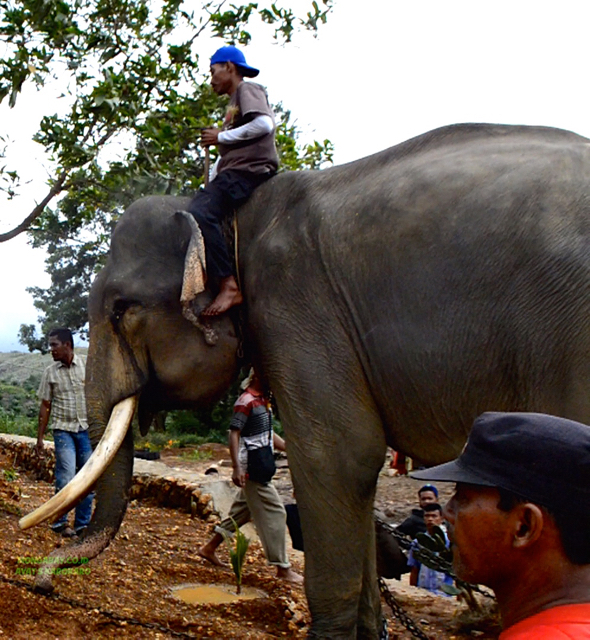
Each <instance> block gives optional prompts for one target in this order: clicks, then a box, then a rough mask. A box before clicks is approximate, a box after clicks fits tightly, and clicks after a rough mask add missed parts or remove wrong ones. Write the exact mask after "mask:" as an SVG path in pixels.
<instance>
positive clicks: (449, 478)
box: [410, 460, 496, 487]
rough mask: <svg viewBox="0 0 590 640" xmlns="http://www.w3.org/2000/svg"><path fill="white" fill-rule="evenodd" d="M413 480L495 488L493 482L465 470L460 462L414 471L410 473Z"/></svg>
mask: <svg viewBox="0 0 590 640" xmlns="http://www.w3.org/2000/svg"><path fill="white" fill-rule="evenodd" d="M410 476H411V477H412V478H417V479H418V480H437V481H439V482H464V483H465V484H480V485H482V486H484V487H495V486H496V485H495V484H494V483H492V482H487V481H486V480H484V479H483V478H482V477H481V476H479V475H478V474H476V473H474V472H473V471H471V470H470V469H465V468H463V467H462V466H461V465H460V464H459V460H453V461H451V462H445V463H444V464H439V465H438V466H436V467H431V468H430V469H424V470H422V471H414V472H412V473H410Z"/></svg>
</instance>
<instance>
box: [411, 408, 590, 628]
mask: <svg viewBox="0 0 590 640" xmlns="http://www.w3.org/2000/svg"><path fill="white" fill-rule="evenodd" d="M412 475H413V477H415V478H418V479H420V480H436V481H440V482H456V483H457V486H456V490H455V494H454V495H453V497H452V498H451V500H450V501H449V503H448V504H447V505H446V507H445V514H444V515H445V519H446V520H447V522H448V524H449V537H450V540H451V544H452V550H453V566H454V569H455V572H456V574H457V577H459V578H461V579H463V580H466V581H468V582H472V583H476V584H485V585H488V586H489V587H491V588H492V589H493V590H494V592H495V594H496V598H497V600H498V605H499V608H500V613H501V614H502V619H503V623H504V631H503V633H502V634H501V635H500V640H524V639H525V638H527V639H532V638H534V639H535V640H537V639H547V640H549V639H554V640H567V639H568V638H569V639H574V638H575V639H576V640H580V639H590V427H588V426H586V425H583V424H580V423H578V422H573V421H571V420H566V419H564V418H556V417H554V416H548V415H544V414H539V413H484V414H483V415H481V416H480V417H479V418H477V420H476V421H475V423H474V425H473V429H472V431H471V435H470V436H469V440H468V441H467V444H466V445H465V448H464V450H463V452H462V453H461V455H460V456H459V457H458V458H457V459H456V460H454V461H452V462H448V463H446V464H443V465H439V466H437V467H433V468H431V469H427V470H425V471H418V472H416V473H413V474H412Z"/></svg>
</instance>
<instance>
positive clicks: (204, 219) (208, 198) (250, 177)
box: [187, 169, 274, 278]
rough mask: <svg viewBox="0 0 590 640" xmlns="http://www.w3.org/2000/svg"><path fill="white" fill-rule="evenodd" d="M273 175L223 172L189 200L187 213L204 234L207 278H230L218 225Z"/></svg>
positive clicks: (232, 271)
mask: <svg viewBox="0 0 590 640" xmlns="http://www.w3.org/2000/svg"><path fill="white" fill-rule="evenodd" d="M273 175H274V174H272V173H263V174H257V173H250V172H249V171H237V170H235V169H228V170H227V171H222V172H221V173H220V174H219V175H218V176H217V177H216V178H215V180H212V181H211V182H210V183H209V184H208V185H207V186H206V187H205V188H204V189H203V190H202V191H199V192H198V193H197V195H196V196H195V197H194V198H193V199H192V200H191V203H190V204H189V206H188V207H187V210H188V211H189V212H190V213H192V214H193V216H194V217H195V220H196V221H197V223H198V224H199V227H200V228H201V232H202V233H203V238H204V240H205V256H206V260H207V277H213V278H226V277H228V276H231V275H233V273H234V270H233V263H232V260H231V258H230V255H229V252H228V250H227V245H226V243H225V239H224V237H223V232H222V228H221V223H222V222H223V220H224V219H225V218H227V217H228V216H230V215H232V213H233V212H234V210H235V209H237V208H238V207H240V206H241V205H243V204H244V203H245V202H246V201H247V200H248V198H249V197H250V196H251V195H252V192H253V191H254V189H256V187H258V186H260V185H261V184H262V183H263V182H266V181H267V180H268V179H269V178H272V176H273Z"/></svg>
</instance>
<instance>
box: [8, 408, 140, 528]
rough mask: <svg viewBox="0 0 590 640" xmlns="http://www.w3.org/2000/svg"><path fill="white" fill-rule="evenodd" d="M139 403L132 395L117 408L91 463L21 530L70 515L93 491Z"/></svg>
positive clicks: (26, 520) (25, 520) (21, 524)
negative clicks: (68, 513)
mask: <svg viewBox="0 0 590 640" xmlns="http://www.w3.org/2000/svg"><path fill="white" fill-rule="evenodd" d="M136 404H137V396H131V397H130V398H126V399H125V400H122V401H121V402H119V403H117V404H116V405H115V406H114V407H113V410H112V412H111V417H110V420H109V423H108V424H107V428H106V429H105V432H104V434H103V436H102V438H101V440H100V442H99V443H98V446H97V447H96V449H95V450H94V452H93V453H92V455H91V456H90V458H89V459H88V462H86V464H85V465H84V466H83V467H82V468H81V469H80V471H79V472H78V473H77V474H76V475H75V476H74V478H72V480H71V481H70V482H69V483H68V484H67V485H66V486H65V487H64V488H63V489H62V490H61V491H60V492H59V493H56V494H55V495H54V496H53V498H51V499H50V500H48V501H47V502H46V503H45V504H43V505H41V506H40V507H39V508H38V509H35V511H33V512H32V513H29V514H28V515H26V516H24V517H23V518H21V519H20V520H19V523H18V526H19V527H20V528H21V529H28V528H30V527H33V526H35V525H36V524H40V523H41V522H45V520H48V519H49V518H52V517H56V516H60V515H61V514H63V513H66V512H67V511H69V510H70V509H71V508H72V507H73V506H74V504H76V502H78V500H79V499H80V498H81V497H82V496H84V495H85V494H86V493H88V491H90V489H91V487H92V485H93V484H94V483H95V482H96V481H97V480H98V478H100V476H101V475H102V474H103V473H104V470H105V469H106V468H107V467H108V465H109V464H110V463H111V461H112V459H113V458H114V457H115V454H116V453H117V451H118V450H119V447H120V446H121V444H122V442H123V440H124V438H125V434H126V433H127V429H128V427H129V423H130V422H131V418H133V412H134V411H135V405H136Z"/></svg>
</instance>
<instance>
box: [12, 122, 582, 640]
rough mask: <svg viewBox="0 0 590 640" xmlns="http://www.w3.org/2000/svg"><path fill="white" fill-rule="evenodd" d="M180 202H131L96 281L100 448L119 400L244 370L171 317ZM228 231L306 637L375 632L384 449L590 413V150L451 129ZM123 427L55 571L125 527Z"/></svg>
mask: <svg viewBox="0 0 590 640" xmlns="http://www.w3.org/2000/svg"><path fill="white" fill-rule="evenodd" d="M186 203H187V200H183V199H179V198H173V197H148V198H144V199H142V200H139V201H138V202H136V203H135V204H133V205H132V206H131V207H130V208H129V210H128V211H127V212H126V213H125V214H124V215H123V216H122V218H121V220H120V221H119V223H118V225H117V227H116V229H115V231H114V234H113V238H112V244H111V252H110V256H109V258H108V262H107V265H106V266H105V268H104V269H103V271H102V272H101V273H100V274H99V276H98V277H97V278H96V281H95V282H94V284H93V287H92V291H91V294H90V300H89V312H90V350H89V357H88V374H87V375H88V378H87V385H86V390H87V398H88V411H89V419H90V423H91V438H92V440H93V443H94V444H95V445H97V444H98V443H99V441H100V440H101V437H102V436H103V434H104V433H105V426H106V424H107V421H108V420H109V415H110V414H111V409H113V407H115V405H117V403H119V402H121V401H123V403H122V404H119V405H117V407H116V408H115V413H118V414H121V415H123V417H124V418H125V419H127V418H129V417H130V415H131V413H132V412H133V409H134V402H135V400H134V399H135V398H138V402H139V413H140V418H142V424H145V422H146V420H148V419H149V416H150V415H151V414H152V413H153V412H154V411H156V410H160V409H172V408H179V407H183V408H186V407H192V406H198V405H200V404H202V403H204V402H209V401H213V400H214V399H215V398H216V397H218V396H219V395H220V394H221V393H222V392H223V391H224V390H225V389H226V388H227V386H228V385H229V383H230V381H231V380H232V379H233V377H234V376H235V375H236V371H237V367H238V363H237V359H236V347H237V343H238V341H237V338H236V333H235V331H234V327H233V325H232V323H231V321H230V319H229V318H228V317H227V316H224V317H220V318H217V319H215V320H213V329H214V330H215V332H216V333H217V335H218V340H217V343H216V344H215V345H210V344H208V343H207V342H206V341H205V337H204V334H203V332H202V331H200V330H199V329H198V328H196V327H195V326H194V325H193V324H191V322H189V321H188V320H186V319H185V318H184V317H183V315H182V313H181V306H180V303H179V296H180V288H181V283H182V273H183V264H184V258H185V255H184V254H185V252H186V249H187V245H188V243H189V237H190V228H189V225H188V224H187V223H186V220H184V219H183V217H182V216H180V215H179V214H176V213H175V211H176V210H178V209H182V208H183V207H184V206H185V205H186ZM238 229H239V234H238V246H239V275H240V280H241V283H242V287H243V289H244V292H245V300H246V302H245V305H244V312H245V315H246V327H247V333H248V337H249V340H250V343H251V345H252V348H253V353H254V360H255V362H256V365H257V366H258V367H259V369H260V370H261V372H262V373H263V375H264V376H265V377H266V379H267V380H268V382H269V384H270V386H271V388H272V390H273V392H274V394H275V397H276V400H277V403H278V407H279V410H280V415H281V419H282V422H283V425H284V428H285V432H286V437H287V450H288V456H289V463H290V467H291V472H292V476H293V482H294V487H295V492H296V495H297V501H298V504H299V509H300V515H301V521H302V526H303V534H304V538H305V565H306V566H305V589H306V594H307V598H308V602H309V606H310V610H311V614H312V619H313V623H312V628H311V632H310V633H311V637H321V638H341V639H344V638H346V639H350V638H371V639H374V638H377V637H378V635H379V629H380V628H381V612H380V601H379V593H378V589H377V582H376V573H375V547H374V545H375V535H374V529H373V501H374V495H375V485H376V481H377V476H378V474H379V470H380V469H381V466H382V464H383V461H384V456H385V451H386V446H387V445H389V446H390V447H392V448H393V449H395V450H396V451H401V452H403V453H405V454H406V455H408V456H411V457H413V458H417V459H419V460H421V461H423V462H424V463H425V464H434V463H440V462H443V461H445V460H448V459H450V458H453V457H454V456H456V455H457V454H458V452H459V451H460V450H461V447H462V446H463V445H464V442H465V440H466V437H467V435H468V432H469V429H470V426H471V424H472V421H473V419H474V418H475V417H476V416H477V415H478V414H480V413H481V412H483V411H487V410H495V411H539V412H545V413H552V414H557V415H561V416H566V417H569V418H572V419H574V420H580V421H582V422H588V421H590V141H589V140H587V139H585V138H582V137H580V136H578V135H575V134H573V133H570V132H567V131H561V130H556V129H551V128H542V127H521V126H501V125H456V126H450V127H444V128H441V129H438V130H435V131H432V132H429V133H426V134H424V135H421V136H419V137H417V138H414V139H412V140H409V141H407V142H405V143H402V144H400V145H398V146H395V147H393V148H391V149H388V150H386V151H383V152H381V153H378V154H376V155H373V156H370V157H368V158H364V159H362V160H359V161H356V162H352V163H350V164H346V165H343V166H338V167H334V168H330V169H327V170H324V171H312V172H293V173H284V174H281V175H278V176H277V177H275V178H273V179H272V180H270V181H269V182H268V183H266V184H265V185H263V186H262V187H260V188H259V189H258V190H257V191H256V192H255V193H254V195H253V197H252V198H251V200H250V201H249V202H248V204H247V205H245V206H244V207H243V208H242V209H241V210H240V211H239V212H238ZM117 420H118V419H117V418H113V419H112V420H111V423H110V424H109V428H108V430H107V431H108V435H105V438H104V439H103V440H102V441H101V444H100V445H99V446H98V449H97V452H96V453H95V457H97V458H98V459H99V460H100V462H97V463H95V465H94V466H92V465H90V467H91V468H90V471H88V472H86V471H85V472H82V473H81V474H79V476H83V478H82V480H80V482H81V483H82V484H80V485H79V486H78V485H76V486H78V488H77V489H75V490H74V491H73V493H72V494H71V495H68V496H67V500H70V501H71V500H75V499H76V497H77V492H79V491H82V492H84V491H87V490H88V487H89V484H88V482H90V483H91V482H93V481H94V479H95V478H96V477H98V476H100V479H99V480H98V483H97V485H96V511H95V514H94V518H93V521H92V523H91V525H90V527H89V529H88V531H87V534H86V536H85V538H84V539H82V540H80V541H78V542H76V543H75V545H74V546H70V547H67V548H66V549H65V550H57V551H56V552H54V555H56V556H57V558H58V559H59V558H61V557H63V556H65V555H68V556H72V555H74V554H76V553H78V554H79V555H80V556H87V557H93V556H95V555H97V554H98V553H99V552H100V551H101V550H102V549H103V548H104V547H106V546H107V545H108V543H109V542H110V540H111V539H112V538H113V536H114V535H115V534H116V532H117V529H118V528H119V525H120V523H121V520H122V518H123V515H124V512H125V509H126V505H127V500H128V496H129V486H130V481H131V474H132V467H133V441H132V432H131V429H127V426H126V425H125V424H123V426H122V427H120V426H118V422H117ZM111 432H113V434H114V435H113V439H114V443H113V442H112V441H111V440H110V433H111ZM120 442H122V444H121V445H120V446H119V444H120ZM103 456H104V459H103ZM107 463H108V466H107V467H106V470H105V468H104V464H107ZM103 471H104V473H103ZM101 474H102V475H101ZM84 478H89V480H88V482H87V483H86V484H84ZM77 480H78V479H75V480H74V481H73V482H74V483H76V482H77ZM66 491H67V489H66ZM67 500H66V502H65V503H59V504H58V506H57V507H56V509H57V511H58V512H59V511H60V510H63V509H65V508H66V507H67V506H68V504H69V503H68V502H67ZM43 513H44V514H45V515H47V513H49V514H51V513H55V509H54V508H53V507H49V508H48V509H47V510H46V511H44V512H43ZM42 516H43V514H42ZM36 518H37V516H35V517H34V518H33V519H29V520H27V521H26V522H25V523H23V524H24V526H28V525H29V524H30V523H31V522H33V521H34V520H36ZM60 554H61V555H60ZM52 562H53V564H52V565H51V566H52V567H55V566H56V565H55V562H56V560H55V559H53V560H52ZM38 585H39V586H40V587H44V588H48V585H49V578H48V577H42V576H41V577H38Z"/></svg>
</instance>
